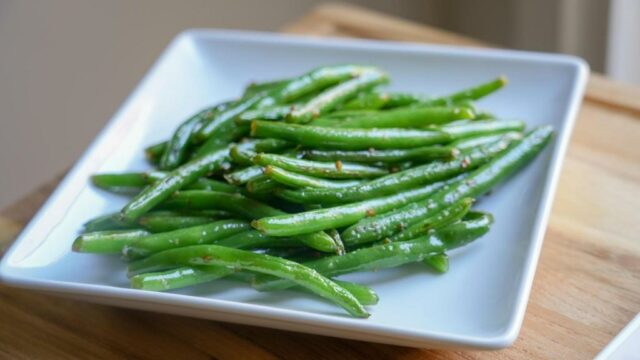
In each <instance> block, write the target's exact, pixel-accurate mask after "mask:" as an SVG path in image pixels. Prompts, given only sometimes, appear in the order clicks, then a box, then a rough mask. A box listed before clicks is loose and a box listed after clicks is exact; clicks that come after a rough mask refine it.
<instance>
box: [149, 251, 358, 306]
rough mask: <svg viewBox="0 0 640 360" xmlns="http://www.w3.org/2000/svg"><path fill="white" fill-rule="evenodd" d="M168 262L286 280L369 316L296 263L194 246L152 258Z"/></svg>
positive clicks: (336, 288)
mask: <svg viewBox="0 0 640 360" xmlns="http://www.w3.org/2000/svg"><path fill="white" fill-rule="evenodd" d="M156 256H157V257H159V258H165V259H167V258H168V259H171V261H173V262H175V263H176V264H179V265H183V266H192V265H196V266H211V265H213V266H224V267H228V268H229V269H230V270H238V271H239V270H249V271H254V272H257V273H262V274H269V275H272V276H276V277H278V278H282V279H286V280H289V281H292V282H294V283H296V284H297V285H299V286H301V287H304V288H306V289H308V290H310V291H312V292H314V293H315V294H316V295H319V296H321V297H324V298H325V299H327V300H330V301H332V302H334V303H335V304H337V305H339V306H341V307H343V308H344V309H345V310H346V311H347V312H349V313H350V314H351V315H353V316H357V317H367V316H369V314H368V313H367V311H366V310H365V309H364V307H363V306H362V305H361V304H360V303H359V302H358V300H357V299H356V298H355V297H354V296H353V295H352V294H351V293H350V292H349V291H347V290H345V289H344V288H342V287H341V286H340V285H337V284H336V283H334V282H333V281H331V280H329V279H327V278H325V277H324V276H322V275H320V274H319V273H318V272H317V271H315V270H313V269H310V268H307V267H305V266H303V265H300V264H298V263H296V262H293V261H289V260H285V259H282V258H278V257H273V256H269V255H263V254H256V253H252V252H249V251H245V250H238V249H232V248H226V247H222V246H217V245H194V246H188V247H183V248H176V249H170V250H167V251H163V252H161V253H158V254H156V255H152V256H151V257H150V258H153V257H156Z"/></svg>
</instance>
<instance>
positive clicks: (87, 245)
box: [71, 229, 151, 254]
mask: <svg viewBox="0 0 640 360" xmlns="http://www.w3.org/2000/svg"><path fill="white" fill-rule="evenodd" d="M150 234H151V233H150V232H148V231H146V230H140V229H131V230H107V231H95V232H89V233H84V234H82V235H80V236H78V237H77V238H76V240H75V241H74V242H73V245H72V247H71V248H72V249H73V251H76V252H85V253H98V254H120V253H122V249H124V247H125V246H127V245H128V244H130V243H132V242H133V241H135V240H137V239H139V238H141V237H143V236H147V235H150Z"/></svg>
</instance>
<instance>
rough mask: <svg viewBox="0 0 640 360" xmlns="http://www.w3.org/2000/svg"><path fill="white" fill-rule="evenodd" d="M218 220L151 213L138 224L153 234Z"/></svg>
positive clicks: (196, 216)
mask: <svg viewBox="0 0 640 360" xmlns="http://www.w3.org/2000/svg"><path fill="white" fill-rule="evenodd" d="M227 217H228V216H227ZM218 219H219V218H218V217H211V216H202V215H185V214H175V213H173V212H168V213H167V212H151V213H147V214H145V215H143V216H141V217H140V218H139V219H138V224H139V225H140V227H142V228H143V229H145V230H148V231H150V232H153V233H159V232H167V231H173V230H178V229H184V228H188V227H192V226H198V225H204V224H209V223H211V222H213V221H215V220H218Z"/></svg>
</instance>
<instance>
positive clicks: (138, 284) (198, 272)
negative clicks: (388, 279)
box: [131, 266, 378, 305]
mask: <svg viewBox="0 0 640 360" xmlns="http://www.w3.org/2000/svg"><path fill="white" fill-rule="evenodd" d="M233 272H234V271H233V270H229V269H228V268H226V267H224V266H191V267H180V268H177V269H171V270H165V271H162V272H153V273H146V274H140V275H136V276H134V277H132V278H131V287H132V288H134V289H141V290H148V291H168V290H175V289H180V288H184V287H188V286H193V285H198V284H203V283H208V282H211V281H213V280H217V279H220V278H223V277H227V276H228V275H231V274H232V273H233ZM332 280H333V281H334V282H335V283H336V284H338V285H340V286H342V287H343V288H344V289H345V290H347V291H349V292H350V293H351V294H352V295H353V296H354V297H355V298H356V299H358V301H359V302H360V303H361V304H362V305H375V304H377V303H378V294H376V293H375V291H373V290H372V289H371V288H369V287H367V286H364V285H360V284H356V283H352V282H348V281H340V280H335V279H332Z"/></svg>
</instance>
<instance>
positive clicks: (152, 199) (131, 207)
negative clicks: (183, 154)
mask: <svg viewBox="0 0 640 360" xmlns="http://www.w3.org/2000/svg"><path fill="white" fill-rule="evenodd" d="M228 160H229V148H228V147H227V148H224V149H220V150H217V151H214V152H212V153H210V154H207V155H204V156H202V157H199V158H196V159H193V160H191V161H189V162H187V163H186V164H184V165H181V166H180V167H178V168H177V169H175V170H173V171H172V172H170V173H169V174H168V175H167V176H166V177H164V178H162V179H160V180H158V181H156V182H154V183H153V184H151V185H149V186H148V187H147V188H145V189H144V190H142V192H140V193H139V194H138V195H137V196H136V197H135V198H133V200H131V201H130V202H129V203H128V204H127V205H126V206H125V207H124V208H123V209H122V211H121V216H122V218H123V219H124V220H126V221H131V222H133V221H134V220H136V219H137V218H139V217H140V216H142V215H144V214H145V213H147V212H148V211H149V210H151V209H152V208H153V207H155V206H156V205H158V204H159V203H161V202H162V201H164V200H166V199H167V198H169V197H170V196H171V194H173V193H174V192H176V191H178V190H180V189H181V188H183V187H185V186H187V185H189V184H192V183H194V182H195V181H196V180H197V179H198V178H200V177H202V176H204V175H207V174H208V173H210V172H212V171H215V170H217V169H219V168H220V167H221V166H222V164H223V163H224V162H225V161H228Z"/></svg>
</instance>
